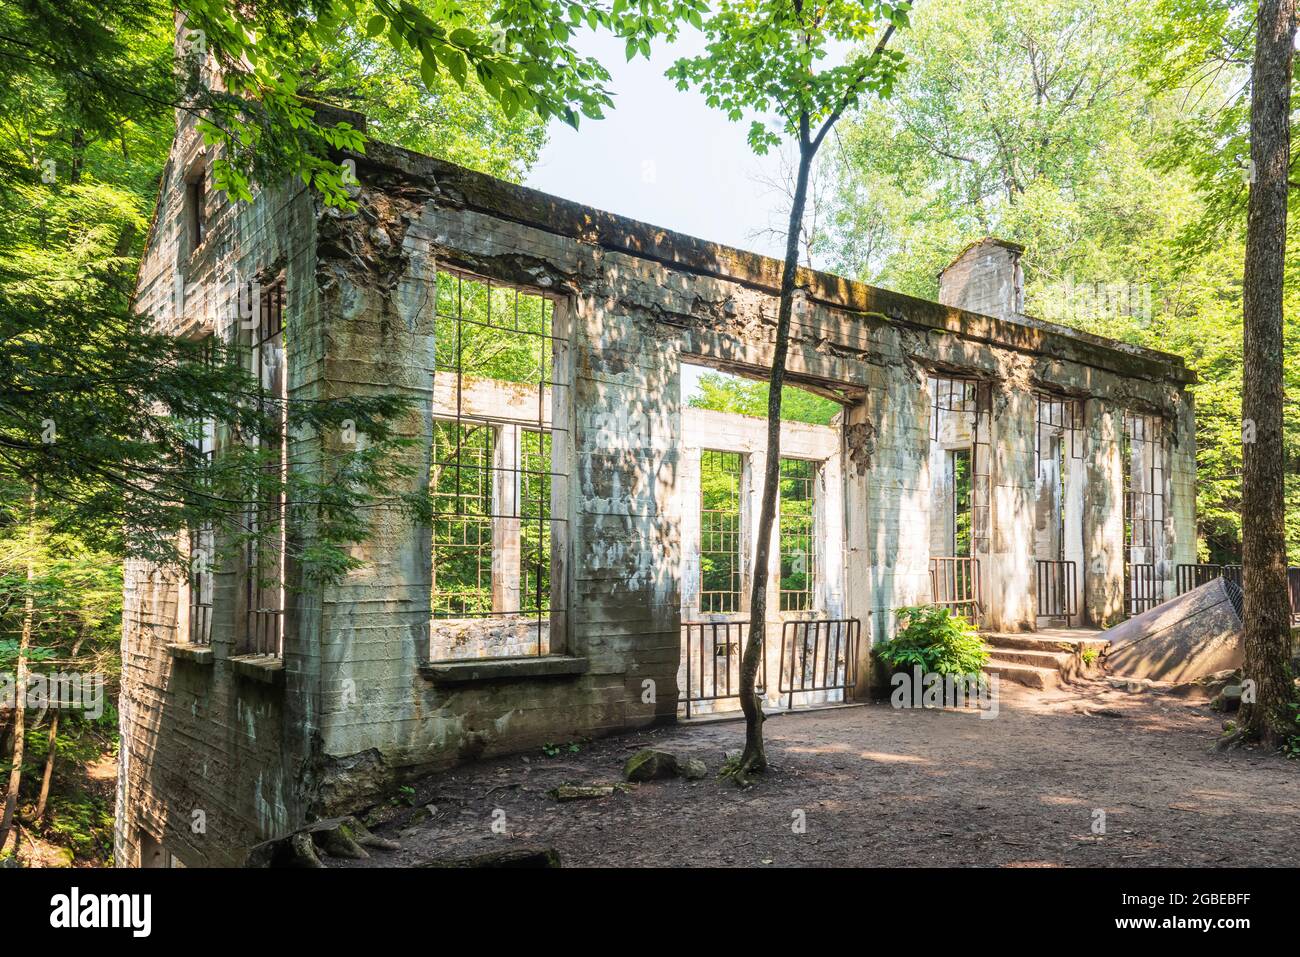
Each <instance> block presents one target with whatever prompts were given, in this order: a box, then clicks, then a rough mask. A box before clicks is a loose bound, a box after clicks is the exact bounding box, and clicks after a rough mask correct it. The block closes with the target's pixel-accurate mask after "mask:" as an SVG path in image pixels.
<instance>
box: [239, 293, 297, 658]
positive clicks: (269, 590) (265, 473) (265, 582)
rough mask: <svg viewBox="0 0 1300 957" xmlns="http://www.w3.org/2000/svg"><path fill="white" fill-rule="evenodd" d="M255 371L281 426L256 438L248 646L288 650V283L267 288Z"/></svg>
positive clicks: (259, 650) (267, 408) (256, 335)
mask: <svg viewBox="0 0 1300 957" xmlns="http://www.w3.org/2000/svg"><path fill="white" fill-rule="evenodd" d="M252 338H253V342H252V366H253V368H252V371H253V377H254V379H255V380H256V382H257V387H258V396H257V401H258V402H259V403H260V405H261V407H262V409H263V411H264V412H266V413H267V414H268V415H269V416H271V417H272V418H273V419H275V420H276V421H277V423H278V427H277V428H276V429H275V430H274V431H272V432H271V433H269V434H267V435H258V436H254V437H253V438H252V444H253V446H254V447H255V448H257V449H258V450H259V451H260V453H261V456H262V461H261V470H262V476H261V481H260V482H259V488H258V492H257V497H256V501H255V502H254V504H253V506H252V508H251V509H250V515H249V532H250V539H249V544H248V552H247V574H246V577H245V587H246V591H245V595H246V599H247V620H246V623H245V633H244V638H243V648H242V650H243V651H244V652H247V653H254V654H268V655H280V654H283V652H284V606H285V594H284V554H285V504H286V503H285V495H284V480H285V469H286V466H287V462H288V454H287V447H286V443H287V441H288V389H287V386H288V376H287V374H286V373H287V369H286V363H285V352H284V283H283V281H277V282H275V283H273V284H272V285H271V286H270V287H268V288H266V289H264V290H263V292H262V298H261V302H260V304H259V309H258V324H257V327H256V328H255V329H254V330H253V337H252Z"/></svg>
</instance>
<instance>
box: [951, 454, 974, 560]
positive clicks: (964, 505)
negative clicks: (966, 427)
mask: <svg viewBox="0 0 1300 957" xmlns="http://www.w3.org/2000/svg"><path fill="white" fill-rule="evenodd" d="M949 462H950V465H951V468H952V554H953V555H954V556H961V557H970V555H971V547H972V544H973V542H972V541H971V535H972V533H973V531H974V528H973V524H974V516H973V513H972V511H971V484H972V480H973V477H972V475H971V450H970V449H954V450H953V451H952V452H951V453H950V454H949Z"/></svg>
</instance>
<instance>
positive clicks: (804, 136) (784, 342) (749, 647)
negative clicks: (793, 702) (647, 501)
mask: <svg viewBox="0 0 1300 957" xmlns="http://www.w3.org/2000/svg"><path fill="white" fill-rule="evenodd" d="M808 124H809V117H808V114H807V113H806V112H805V113H801V114H800V116H799V172H798V175H797V177H796V179H795V188H794V199H793V202H792V203H791V206H790V224H789V227H788V229H787V231H786V241H785V266H784V268H783V269H782V271H781V300H780V305H779V307H778V310H777V317H776V346H775V351H774V352H773V355H772V374H771V376H770V377H769V378H768V396H767V463H766V467H765V468H764V470H763V498H762V503H761V505H760V506H759V512H758V538H757V541H756V542H755V543H754V576H753V581H752V583H751V586H750V593H749V637H748V639H747V640H746V642H745V653H744V656H743V657H742V658H741V660H740V707H741V709H742V710H743V711H744V713H745V750H744V752H743V754H742V755H741V759H740V767H739V770H738V773H737V777H738V779H739V780H740V781H741V782H742V783H743V782H744V780H745V775H746V774H748V773H749V772H751V771H762V770H764V769H765V768H766V767H767V754H766V752H765V751H764V749H763V720H764V718H763V706H762V702H761V701H760V700H759V699H758V696H757V694H756V693H755V689H754V685H755V683H756V682H757V680H758V669H759V665H760V664H761V663H762V660H763V649H764V641H763V639H764V635H765V633H766V631H767V627H766V622H767V579H768V566H769V565H770V563H771V562H770V560H771V551H772V525H773V524H774V523H775V521H776V500H777V493H778V491H779V490H780V487H781V389H782V386H784V384H785V360H786V353H787V351H788V350H789V346H790V315H791V313H792V312H793V311H794V289H795V274H796V273H797V271H798V269H799V234H800V230H801V227H802V225H803V213H804V206H805V205H806V204H807V202H808V171H809V169H810V168H811V167H812V161H813V156H814V155H815V153H816V147H815V146H814V145H813V144H812V142H811V140H810V138H809V131H808Z"/></svg>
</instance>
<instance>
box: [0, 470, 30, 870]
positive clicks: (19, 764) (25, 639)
mask: <svg viewBox="0 0 1300 957" xmlns="http://www.w3.org/2000/svg"><path fill="white" fill-rule="evenodd" d="M27 501H28V522H29V525H28V547H27V594H26V596H25V597H24V598H23V628H22V635H21V636H20V638H19V640H18V667H17V671H16V675H15V679H16V680H15V682H14V692H15V694H14V722H13V736H14V749H13V767H12V768H11V769H10V771H9V787H8V790H7V791H6V792H5V805H4V813H3V815H2V816H0V854H3V853H4V851H5V848H6V847H7V846H8V844H9V834H10V831H11V830H12V829H13V823H14V813H15V812H16V811H17V810H18V788H19V786H20V785H21V784H22V780H23V744H24V735H25V731H26V728H25V727H24V722H25V721H26V718H27V649H28V648H29V647H31V643H32V626H33V623H34V621H35V618H36V603H35V596H34V595H33V591H32V583H33V582H34V580H35V578H36V490H35V489H34V488H33V489H32V490H31V491H30V492H29V493H28V499H27Z"/></svg>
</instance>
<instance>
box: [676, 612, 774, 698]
mask: <svg viewBox="0 0 1300 957" xmlns="http://www.w3.org/2000/svg"><path fill="white" fill-rule="evenodd" d="M748 637H749V622H747V621H684V622H682V658H683V659H684V660H685V665H686V680H685V682H684V683H683V685H682V687H681V689H680V690H679V691H678V696H677V700H678V705H679V707H680V708H681V709H682V710H683V711H684V712H685V715H686V717H687V718H689V717H691V714H692V711H693V710H694V709H695V706H697V705H699V704H703V703H705V702H715V701H725V700H729V699H734V700H736V701H739V700H740V657H741V655H742V654H744V651H745V642H746V641H747V640H748ZM761 662H762V663H761V664H760V665H759V670H758V677H757V679H756V681H755V687H756V690H758V691H765V690H766V689H767V653H766V648H764V651H763V655H762V658H761Z"/></svg>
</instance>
